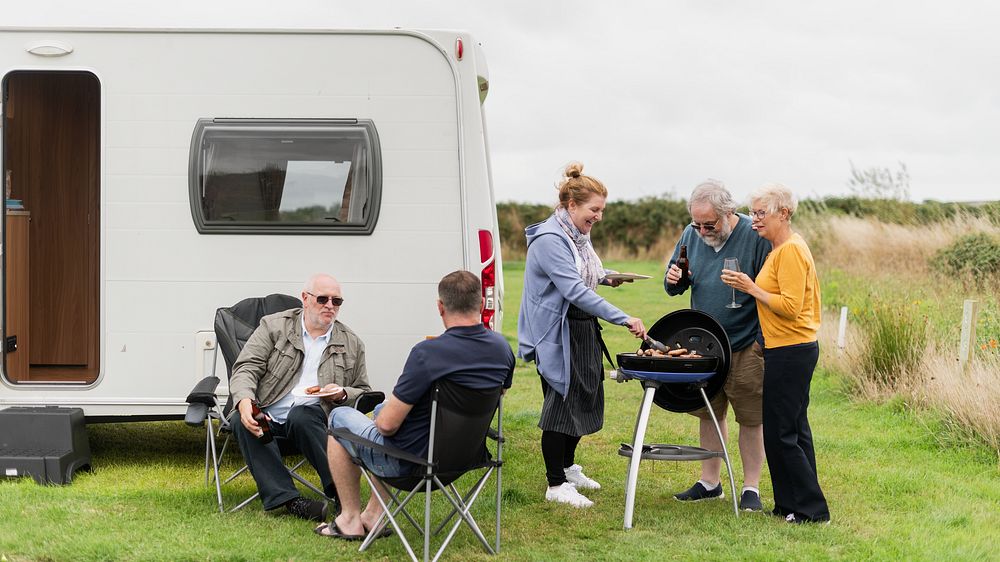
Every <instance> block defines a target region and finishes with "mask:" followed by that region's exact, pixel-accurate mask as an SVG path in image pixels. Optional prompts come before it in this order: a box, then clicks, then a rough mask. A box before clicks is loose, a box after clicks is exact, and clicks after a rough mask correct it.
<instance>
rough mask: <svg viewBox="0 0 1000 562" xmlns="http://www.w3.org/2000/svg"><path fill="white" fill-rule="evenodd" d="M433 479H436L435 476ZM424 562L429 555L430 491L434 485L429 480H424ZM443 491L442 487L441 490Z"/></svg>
mask: <svg viewBox="0 0 1000 562" xmlns="http://www.w3.org/2000/svg"><path fill="white" fill-rule="evenodd" d="M434 480H437V478H435V479H434ZM424 482H425V484H424V486H425V489H424V562H427V560H428V558H429V557H430V555H431V491H433V489H434V487H433V484H432V482H431V481H430V480H424ZM441 491H442V492H443V491H444V490H443V489H442V490H441Z"/></svg>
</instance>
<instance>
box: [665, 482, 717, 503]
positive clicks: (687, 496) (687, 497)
mask: <svg viewBox="0 0 1000 562" xmlns="http://www.w3.org/2000/svg"><path fill="white" fill-rule="evenodd" d="M724 497H726V495H725V494H723V493H722V484H721V483H720V484H718V485H716V486H715V488H713V489H711V490H706V489H705V486H702V484H701V482H695V483H694V486H691V487H690V488H688V489H687V491H685V492H681V493H679V494H674V499H675V500H680V501H682V502H700V501H701V500H721V499H722V498H724Z"/></svg>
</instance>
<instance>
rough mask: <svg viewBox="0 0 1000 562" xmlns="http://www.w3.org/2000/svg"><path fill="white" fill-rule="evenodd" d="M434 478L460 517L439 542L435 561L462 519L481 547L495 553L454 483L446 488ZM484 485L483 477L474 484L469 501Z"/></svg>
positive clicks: (474, 497)
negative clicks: (439, 545) (449, 491)
mask: <svg viewBox="0 0 1000 562" xmlns="http://www.w3.org/2000/svg"><path fill="white" fill-rule="evenodd" d="M434 480H435V482H436V483H437V485H438V488H439V489H440V491H441V494H442V495H444V497H445V498H447V499H448V501H449V502H451V504H452V505H453V506H455V508H457V509H458V515H459V517H461V519H459V520H458V521H455V524H454V525H452V527H451V531H449V532H448V535H447V536H446V537H445V539H444V541H443V542H442V543H441V547H440V548H439V549H438V551H437V554H435V555H434V560H435V562H436V561H437V559H438V558H440V557H441V555H442V554H443V553H444V549H445V548H446V547H447V546H448V544H449V543H450V542H451V539H452V537H454V536H455V532H456V531H458V528H459V527H460V526H461V525H462V521H465V523H466V525H468V526H469V529H471V530H472V532H473V534H475V535H476V538H478V539H479V542H481V543H482V544H483V547H484V548H485V549H486V552H488V553H489V554H496V552H495V551H494V550H493V547H492V546H491V545H490V542H489V541H488V540H486V537H485V536H484V535H483V532H482V531H481V530H480V529H479V525H477V524H476V520H475V519H473V518H472V516H471V515H470V514H469V510H470V509H471V507H472V503H468V504H465V503H463V502H462V497H461V495H460V494H459V493H458V490H456V489H455V486H454V485H451V486H448V487H447V488H446V487H445V486H443V485H442V484H441V481H440V480H438V479H437V478H436V477H435V478H434ZM485 486H486V479H485V478H483V479H481V480H480V481H479V483H478V484H477V485H476V486H475V488H474V492H473V493H472V496H471V502H475V501H476V498H477V497H478V496H479V492H481V491H482V490H483V488H484V487H485ZM448 488H450V489H451V491H452V493H453V494H454V497H453V496H452V495H451V494H449V493H448Z"/></svg>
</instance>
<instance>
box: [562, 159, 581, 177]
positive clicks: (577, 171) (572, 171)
mask: <svg viewBox="0 0 1000 562" xmlns="http://www.w3.org/2000/svg"><path fill="white" fill-rule="evenodd" d="M563 173H564V174H565V176H566V177H567V178H578V177H580V175H581V174H583V164H581V163H579V162H570V163H569V164H566V171H565V172H563Z"/></svg>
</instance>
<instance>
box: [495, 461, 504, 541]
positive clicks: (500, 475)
mask: <svg viewBox="0 0 1000 562" xmlns="http://www.w3.org/2000/svg"><path fill="white" fill-rule="evenodd" d="M502 482H503V465H500V466H498V467H497V518H496V521H495V523H494V525H495V527H496V532H497V542H496V545H495V546H494V547H493V550H494V552H500V497H501V494H502V492H501V490H502V487H501V484H502Z"/></svg>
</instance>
